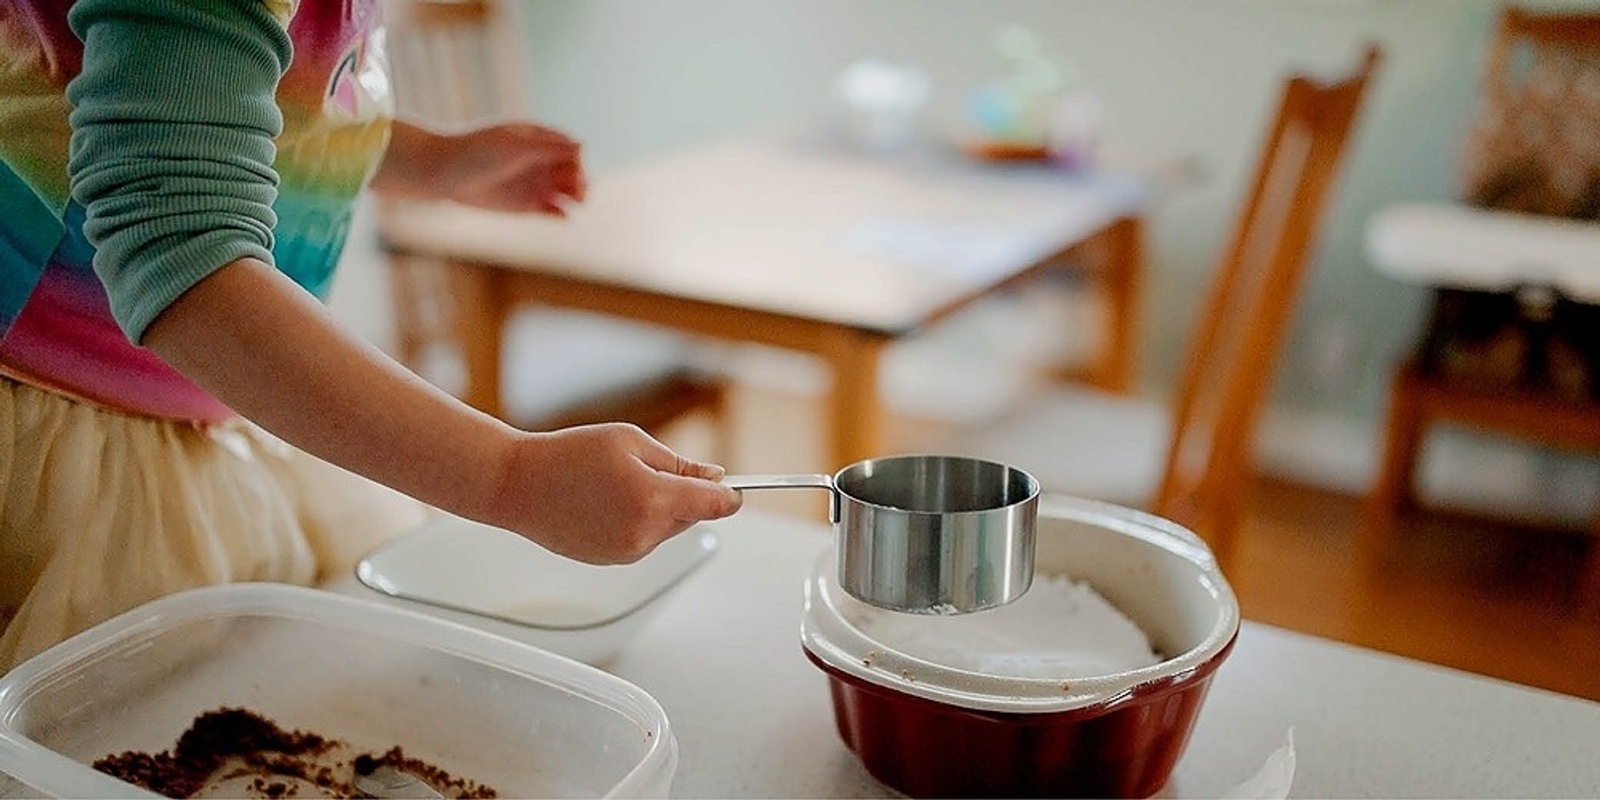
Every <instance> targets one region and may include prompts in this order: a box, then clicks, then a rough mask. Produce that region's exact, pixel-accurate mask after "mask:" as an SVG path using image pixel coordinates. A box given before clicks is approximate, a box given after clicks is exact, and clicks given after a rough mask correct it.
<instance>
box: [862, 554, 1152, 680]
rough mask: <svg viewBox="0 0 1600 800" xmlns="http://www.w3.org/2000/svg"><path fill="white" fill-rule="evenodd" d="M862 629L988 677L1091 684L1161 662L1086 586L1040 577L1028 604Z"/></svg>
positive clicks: (875, 618) (879, 621)
mask: <svg viewBox="0 0 1600 800" xmlns="http://www.w3.org/2000/svg"><path fill="white" fill-rule="evenodd" d="M856 624H857V625H858V626H860V628H861V630H862V631H863V632H864V633H866V634H867V635H868V636H871V637H873V638H875V639H877V640H878V641H880V642H883V643H884V644H885V645H888V646H889V647H891V648H893V649H895V650H897V651H899V652H902V653H905V654H907V655H911V656H916V657H917V658H920V659H923V660H925V661H931V662H933V663H935V664H940V665H943V666H947V667H954V668H956V669H963V670H967V671H970V672H978V673H982V674H985V675H1004V676H1007V677H1015V678H1055V679H1066V678H1086V677H1092V676H1096V675H1108V674H1111V673H1115V672H1123V671H1125V670H1130V669H1136V668H1138V667H1144V666H1149V665H1151V664H1154V663H1156V662H1157V661H1159V660H1160V659H1159V657H1158V656H1157V655H1156V654H1155V652H1154V651H1153V650H1152V648H1151V646H1150V640H1149V638H1148V637H1147V636H1146V635H1145V633H1144V631H1142V630H1140V629H1139V626H1138V625H1136V624H1134V622H1133V620H1130V619H1128V617H1127V616H1126V615H1125V614H1123V613H1122V612H1121V611H1118V610H1117V609H1116V607H1115V606H1112V605H1111V604H1110V603H1109V602H1107V601H1106V599H1105V598H1103V597H1101V596H1100V593H1099V592H1096V591H1095V590H1094V589H1093V588H1091V587H1090V586H1089V585H1088V584H1087V583H1081V582H1077V581H1073V580H1071V579H1070V578H1067V577H1065V576H1060V575H1050V576H1045V575H1040V576H1038V577H1036V578H1034V580H1033V586H1032V587H1031V588H1029V589H1028V591H1027V592H1026V593H1024V594H1023V595H1022V597H1020V598H1018V599H1017V600H1014V601H1012V602H1011V603H1008V604H1006V605H1003V606H1001V607H999V608H994V609H990V610H988V611H979V612H977V613H973V614H961V615H958V616H948V617H946V616H918V615H913V614H895V613H889V612H874V613H871V614H869V615H866V616H865V617H864V618H863V619H860V620H857V621H856Z"/></svg>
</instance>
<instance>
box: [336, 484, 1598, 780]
mask: <svg viewBox="0 0 1600 800" xmlns="http://www.w3.org/2000/svg"><path fill="white" fill-rule="evenodd" d="M707 527H709V528H711V529H712V530H714V531H715V532H716V533H717V535H718V537H719V538H720V540H721V545H720V548H719V550H718V551H717V552H716V553H715V554H714V555H713V556H712V557H711V559H710V560H709V562H707V563H706V564H705V565H704V566H702V567H701V568H700V569H699V570H697V571H696V572H694V573H692V574H691V575H689V576H688V578H687V579H686V580H685V581H684V582H683V583H682V584H680V585H679V586H677V587H676V588H674V589H673V590H672V591H671V592H670V593H669V594H668V595H667V596H666V597H665V598H663V600H662V604H661V605H660V606H659V607H657V610H656V612H655V614H654V616H653V617H652V618H650V619H649V621H648V622H647V623H646V624H645V625H644V626H643V627H642V628H641V629H640V630H639V631H638V633H637V635H636V636H635V637H634V638H633V639H632V640H631V642H630V643H629V644H628V645H627V646H626V647H625V649H624V650H623V651H622V652H621V654H620V655H619V656H617V657H616V658H615V659H614V660H612V661H611V662H609V663H607V664H606V665H605V667H606V669H608V670H609V671H611V672H613V673H614V674H616V675H619V676H621V677H623V678H625V679H627V680H629V681H631V682H633V683H635V684H637V685H638V686H640V687H642V688H643V689H645V690H646V691H647V692H649V693H650V694H651V695H652V696H654V697H655V698H656V699H657V700H658V701H659V702H660V703H661V705H662V706H663V707H664V708H665V709H666V712H667V716H668V719H669V720H670V722H671V725H672V726H673V729H674V732H675V734H676V736H677V740H678V744H679V747H680V749H681V757H680V761H679V766H678V772H677V779H676V781H675V782H674V784H673V793H674V795H675V796H678V797H696V798H710V797H788V798H800V797H889V796H897V795H896V793H895V792H893V791H892V790H890V789H888V788H886V787H884V786H883V785H882V784H879V783H878V782H877V781H876V780H875V779H873V778H872V777H871V776H870V775H869V774H868V773H867V772H866V770H865V769H864V768H863V767H862V766H861V764H860V762H859V761H857V759H856V757H855V755H854V754H853V753H852V752H851V751H849V750H848V749H847V748H846V747H845V745H844V744H843V742H842V741H841V740H840V738H839V736H838V733H837V731H836V729H835V727H834V720H833V710H832V701H831V700H830V698H829V693H828V683H827V679H826V678H825V677H824V675H823V674H822V672H821V671H820V670H818V669H817V668H816V667H815V666H813V665H812V664H811V663H810V662H809V661H808V660H807V659H806V657H805V655H804V652H803V650H802V648H801V645H800V636H799V631H800V613H801V586H802V583H803V581H804V580H805V578H806V577H807V575H808V574H809V573H810V570H811V568H812V566H813V564H814V563H815V562H816V560H817V559H818V558H819V557H820V556H821V555H822V554H823V553H824V552H826V551H827V550H828V548H829V546H830V544H831V531H830V529H829V528H828V527H827V526H826V525H825V524H824V523H823V522H822V521H821V520H820V519H819V520H818V521H817V522H815V523H810V522H807V521H804V520H797V519H794V518H790V517H784V516H778V515H774V514H771V513H767V512H762V511H759V510H755V509H746V510H744V511H741V512H739V513H738V514H737V515H735V516H734V517H733V518H731V519H728V520H722V521H719V522H715V523H708V524H707ZM343 583H344V586H343V587H342V588H343V590H345V591H349V592H351V593H354V594H366V595H368V596H371V597H376V596H378V595H376V594H375V593H372V592H370V591H367V590H365V588H364V587H361V586H359V585H352V584H353V583H354V581H353V579H352V580H351V581H345V582H343ZM1291 729H1292V730H1293V732H1294V744H1295V753H1296V757H1297V768H1296V772H1295V776H1294V783H1293V786H1292V788H1291V791H1290V796H1293V797H1391V798H1396V797H1453V798H1461V797H1519V798H1526V797H1600V703H1594V702H1591V701H1588V700H1583V699H1579V698H1574V697H1568V696H1565V695H1558V694H1554V693H1551V692H1546V691H1542V690H1537V689H1531V688H1528V687H1524V686H1518V685H1514V684H1510V683H1505V682H1502V681H1496V680H1492V679H1488V678H1483V677H1479V676H1476V675H1471V674H1467V673H1464V672H1459V671H1455V670H1450V669H1446V668H1442V667H1438V666H1434V665H1430V664H1424V663H1421V662H1416V661H1411V660H1407V659H1402V658H1399V657H1395V656H1390V655H1387V654H1383V653H1378V652H1374V651H1370V650H1364V649H1361V648H1356V647H1351V646H1348V645H1344V644H1339V643H1336V642H1331V641H1327V640H1323V639H1318V638H1314V637H1309V636H1305V635H1301V634H1297V633H1293V632H1290V631H1286V630H1282V629H1279V628H1273V627H1269V626H1265V625H1259V624H1255V623H1251V622H1248V621H1247V622H1245V624H1244V625H1243V627H1242V628H1241V630H1240V633H1239V638H1238V642H1237V644H1236V646H1235V648H1234V650H1233V653H1232V654H1231V655H1230V656H1229V658H1228V660H1227V661H1226V662H1224V663H1223V665H1222V666H1221V668H1219V669H1218V671H1217V673H1216V677H1215V679H1214V681H1213V683H1212V686H1211V691H1210V694H1209V696H1208V697H1207V699H1206V702H1205V706H1204V709H1203V711H1202V712H1201V716H1200V720H1199V723H1198V725H1197V727H1196V729H1195V731H1194V734H1193V736H1192V737H1191V739H1190V742H1189V746H1188V749H1187V751H1186V752H1185V754H1184V756H1183V759H1182V760H1181V761H1180V762H1179V764H1178V766H1177V769H1176V771H1175V773H1174V775H1173V778H1172V781H1171V782H1170V783H1169V785H1168V786H1167V787H1166V788H1165V789H1164V790H1162V792H1160V793H1159V796H1162V797H1218V796H1221V795H1223V794H1225V793H1228V792H1230V791H1231V790H1233V789H1234V788H1236V787H1237V786H1239V784H1240V783H1242V782H1244V781H1245V780H1246V779H1248V778H1250V777H1252V776H1253V775H1255V774H1256V773H1257V772H1258V771H1259V770H1260V769H1261V768H1262V765H1263V763H1264V762H1265V761H1266V759H1267V757H1268V755H1270V754H1271V753H1272V752H1273V751H1274V750H1276V749H1278V748H1279V747H1281V746H1282V745H1283V744H1284V742H1285V740H1286V737H1287V735H1288V733H1289V731H1290V730H1291Z"/></svg>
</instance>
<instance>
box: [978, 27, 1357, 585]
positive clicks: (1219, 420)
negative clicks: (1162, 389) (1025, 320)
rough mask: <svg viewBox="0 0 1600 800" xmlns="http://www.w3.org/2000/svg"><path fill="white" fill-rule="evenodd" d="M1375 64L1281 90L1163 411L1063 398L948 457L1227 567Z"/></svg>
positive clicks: (1022, 413) (1128, 401)
mask: <svg viewBox="0 0 1600 800" xmlns="http://www.w3.org/2000/svg"><path fill="white" fill-rule="evenodd" d="M1379 60H1380V57H1379V51H1378V49H1377V48H1376V47H1369V48H1368V49H1367V51H1366V53H1365V55H1364V57H1363V58H1362V60H1361V63H1360V65H1359V67H1358V68H1357V69H1355V71H1354V72H1353V73H1352V74H1350V75H1349V76H1347V77H1344V78H1343V79H1340V80H1337V81H1334V82H1331V83H1319V82H1317V81H1315V80H1313V79H1310V78H1308V77H1305V76H1294V77H1290V78H1289V79H1287V80H1286V81H1285V82H1284V84H1283V93H1282V99H1281V100H1280V101H1279V105H1278V111H1277V115H1276V117H1275V118H1274V119H1273V121H1272V124H1271V126H1270V127H1269V128H1268V130H1267V133H1266V138H1265V140H1264V141H1263V143H1262V147H1261V155H1260V160H1259V162H1258V166H1257V167H1256V172H1255V180H1254V183H1253V184H1252V186H1251V189H1250V191H1249V192H1248V194H1247V195H1246V196H1245V201H1244V205H1243V207H1242V208H1241V209H1240V211H1239V215H1238V218H1237V222H1236V226H1235V228H1234V231H1233V235H1232V237H1231V239H1230V240H1229V243H1228V246H1227V249H1226V250H1225V251H1224V252H1223V253H1222V256H1221V259H1220V262H1219V264H1218V266H1217V269H1216V272H1215V275H1214V277H1213V279H1212V284H1211V290H1210V295H1209V298H1208V299H1207V301H1206V305H1205V308H1204V312H1203V315H1202V316H1201V318H1200V322H1199V325H1198V329H1197V330H1196V331H1195V334H1194V336H1193V338H1192V339H1191V340H1190V346H1189V357H1188V360H1187V362H1186V363H1185V365H1184V371H1183V374H1182V376H1181V380H1180V383H1179V384H1178V391H1177V394H1176V399H1175V402H1173V403H1172V404H1171V406H1161V405H1158V404H1155V403H1151V402H1141V401H1139V400H1137V399H1135V398H1129V397H1125V396H1115V395H1109V394H1105V393H1098V392H1093V391H1090V390H1088V389H1084V388H1078V387H1061V388H1060V389H1059V390H1056V391H1052V392H1049V393H1047V394H1045V395H1042V396H1039V397H1036V398H1034V399H1033V400H1032V402H1030V403H1028V404H1027V405H1026V406H1025V407H1024V408H1021V409H1019V410H1018V411H1017V412H1016V413H1014V414H1012V415H1010V416H1008V417H1007V418H1006V419H1004V420H1002V421H1001V422H1000V423H999V424H997V425H994V426H985V427H983V428H982V429H979V430H972V431H968V432H966V433H965V434H964V435H963V436H961V437H960V438H959V440H958V441H956V442H954V443H953V447H952V450H953V451H954V452H960V453H966V454H970V455H975V456H979V457H983V458H989V459H993V460H996V461H1000V462H1003V463H1007V464H1012V465H1015V466H1018V467H1021V468H1022V469H1025V470H1028V471H1029V472H1031V473H1032V474H1034V475H1035V476H1036V477H1038V478H1039V480H1040V482H1041V483H1042V484H1043V486H1044V488H1045V489H1046V490H1047V491H1054V492H1062V493H1066V494H1073V495H1079V496H1088V497H1093V498H1095V499H1102V500H1107V501H1111V502H1118V503H1122V504H1125V505H1132V506H1137V507H1142V508H1145V509H1146V510H1148V511H1151V512H1154V513H1155V514H1158V515H1160V516H1163V517H1166V518H1168V519H1171V520H1174V521H1176V522H1178V523H1180V524H1183V525H1185V526H1187V527H1189V528H1190V529H1192V530H1194V531H1195V532H1196V533H1198V534H1200V535H1201V536H1202V537H1203V538H1205V539H1206V540H1207V541H1208V542H1209V543H1210V544H1211V546H1212V548H1213V549H1214V550H1215V551H1216V552H1217V554H1218V557H1219V558H1224V559H1225V558H1226V557H1227V555H1228V550H1229V548H1230V547H1231V544H1232V539H1233V533H1234V529H1235V528H1236V526H1237V524H1238V521H1239V518H1240V514H1241V511H1242V509H1243V506H1244V501H1245V498H1246V497H1247V496H1248V490H1249V487H1250V484H1251V482H1252V480H1253V476H1252V472H1251V463H1250V459H1251V448H1252V443H1253V435H1254V433H1255V429H1256V419H1257V416H1258V414H1259V411H1260V408H1261V405H1262V402H1263V401H1264V400H1265V398H1266V395H1267V389H1268V388H1269V386H1270V385H1271V378H1272V375H1273V369H1274V362H1275V360H1276V356H1277V353H1278V351H1279V350H1280V349H1281V344H1282V341H1283V338H1284V333H1285V331H1286V329H1287V325H1288V321H1289V318H1290V315H1291V311H1292V309H1293V308H1294V306H1295V299H1296V297H1297V295H1298V293H1299V289H1300V285H1301V283H1302V278H1303V276H1304V273H1305V270H1306V267H1307V265H1308V264H1309V263H1310V261H1311V253H1312V246H1313V243H1314V241H1315V238H1316V234H1317V231H1318V228H1319V225H1320V222H1321V219H1322V212H1323V207H1324V205H1325V201H1326V199H1327V197H1328V195H1329V194H1330V192H1331V190H1332V188H1333V185H1334V181H1335V178H1336V177H1337V175H1338V172H1339V166H1340V164H1341V161H1342V158H1343V156H1344V153H1345V151H1346V147H1345V144H1346V140H1347V138H1348V136H1349V133H1350V131H1351V129H1352V126H1353V123H1354V121H1355V118H1356V114H1357V111H1358V110H1359V109H1360V106H1361V101H1362V97H1363V95H1364V93H1365V92H1366V89H1367V86H1368V84H1369V83H1370V82H1371V79H1372V76H1373V73H1374V71H1375V70H1376V68H1377V66H1378V63H1379Z"/></svg>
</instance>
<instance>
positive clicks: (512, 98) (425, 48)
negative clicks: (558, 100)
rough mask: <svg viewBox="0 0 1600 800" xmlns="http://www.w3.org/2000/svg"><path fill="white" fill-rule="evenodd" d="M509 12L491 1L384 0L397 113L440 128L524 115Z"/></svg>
mask: <svg viewBox="0 0 1600 800" xmlns="http://www.w3.org/2000/svg"><path fill="white" fill-rule="evenodd" d="M514 12H515V4H508V3H497V2H491V0H385V2H384V17H385V19H384V27H385V30H386V34H387V35H386V45H387V47H388V56H389V71H390V74H391V76H392V77H393V79H394V82H395V86H396V88H397V89H398V91H397V92H396V101H397V106H398V110H399V111H400V113H401V114H403V115H405V116H408V117H419V118H422V119H427V120H431V121H433V122H440V123H458V122H473V121H478V120H483V119H486V118H496V117H511V116H515V117H522V116H526V114H527V111H528V98H527V96H526V95H525V93H524V92H523V89H524V88H525V84H526V82H525V81H524V80H523V79H522V78H521V75H522V74H523V73H522V72H521V70H522V69H524V68H525V66H526V65H525V64H524V63H523V60H522V59H521V57H520V53H521V50H520V49H519V48H518V46H517V44H516V42H515V41H514V39H513V38H512V37H513V36H514V33H515V31H516V30H517V29H518V25H519V24H520V23H519V22H518V19H517V17H516V15H515V14H514Z"/></svg>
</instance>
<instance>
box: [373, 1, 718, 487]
mask: <svg viewBox="0 0 1600 800" xmlns="http://www.w3.org/2000/svg"><path fill="white" fill-rule="evenodd" d="M511 11H512V9H511V8H509V7H508V6H507V5H506V4H501V3H494V2H487V1H486V0H404V1H403V2H402V1H401V0H391V1H388V2H385V4H384V12H385V15H386V18H387V48H388V53H389V60H390V64H391V73H392V75H393V77H394V81H395V84H396V89H395V95H396V99H397V107H398V111H399V113H400V114H401V115H402V116H407V117H413V118H420V119H422V120H426V121H429V122H434V123H443V124H458V123H470V122H476V121H483V120H488V119H496V118H500V119H504V118H510V117H518V116H526V114H525V113H524V111H525V107H526V105H527V99H526V98H525V97H524V96H523V95H522V91H523V87H524V85H525V83H524V80H523V78H522V75H523V74H524V73H523V71H522V70H523V69H524V67H523V65H522V64H521V61H520V59H518V58H517V57H516V55H515V54H516V53H517V52H519V50H520V48H521V47H522V45H521V44H520V43H519V42H518V41H517V40H516V36H517V31H518V30H520V27H519V23H518V22H517V20H516V18H515V15H514V14H512V13H510V12H511ZM402 202H404V201H403V200H399V199H395V198H383V197H379V198H378V214H377V226H378V230H379V237H380V240H381V239H382V237H383V230H384V228H385V226H386V225H388V224H392V223H390V222H389V221H388V214H386V213H385V209H388V208H393V207H394V206H393V205H392V204H395V203H402ZM386 258H387V262H388V268H389V274H390V277H391V279H392V286H393V293H394V309H395V321H396V326H397V328H398V334H399V337H398V339H399V341H398V350H399V352H398V356H399V359H400V360H401V362H402V363H404V364H406V365H407V366H409V367H410V368H412V369H413V370H415V371H417V372H418V373H419V374H421V375H422V376H423V377H424V378H427V379H428V380H430V381H432V382H434V383H435V384H437V385H439V386H441V387H442V388H445V389H447V390H449V391H451V392H452V393H454V394H456V395H457V396H459V397H461V398H462V399H464V400H466V401H467V402H468V403H470V404H472V405H473V406H475V407H477V408H479V409H482V410H484V411H487V412H489V413H491V414H494V415H495V416H498V417H501V418H502V419H506V420H507V421H509V422H512V423H513V424H516V425H519V426H521V427H525V428H529V429H538V430H550V429H555V428H562V427H567V426H571V425H579V424H586V423H591V422H605V421H625V422H632V423H634V424H636V425H639V426H640V427H642V428H644V429H646V430H649V431H652V432H659V431H660V430H661V429H662V428H664V427H666V426H667V425H669V424H671V423H674V422H676V421H678V420H680V419H683V418H685V417H686V416H688V415H691V414H696V413H704V414H708V415H710V417H711V419H712V421H713V424H714V426H715V433H716V441H715V442H714V443H713V445H712V446H713V448H714V449H717V450H725V449H726V447H727V445H728V442H727V439H728V434H727V431H726V430H725V428H726V426H727V425H728V424H729V422H728V419H727V415H726V413H725V397H726V386H727V383H726V381H725V380H724V379H723V378H722V377H721V376H719V375H717V374H715V373H714V372H713V371H712V370H709V369H706V368H703V365H701V364H699V363H697V358H696V351H695V348H694V345H693V343H692V342H691V341H690V340H688V339H687V338H685V337H683V336H681V335H679V334H676V333H674V332H671V331H667V330H664V329H659V328H655V327H651V326H645V325H641V324H637V323H632V322H627V321H623V320H619V319H614V318H610V317H602V316H600V315H595V314H588V313H584V312H577V311H571V310H566V309H557V308H550V307H543V306H539V307H529V308H528V309H526V310H525V311H522V312H521V313H519V314H516V315H513V318H512V322H511V323H510V324H508V325H506V326H504V328H503V329H502V328H501V326H500V325H498V324H497V323H496V322H495V321H496V320H499V319H501V318H502V317H501V315H499V314H494V313H485V311H486V310H487V304H488V303H490V302H492V299H491V298H493V297H494V296H495V295H494V293H493V292H491V291H489V288H490V287H487V286H485V285H483V284H482V280H483V279H482V278H479V277H475V276H474V274H473V273H470V272H467V271H462V270H456V269H452V265H451V264H450V263H448V262H445V261H440V260H433V259H426V258H418V257H413V256H406V255H403V254H400V253H393V252H390V253H387V254H386ZM469 342H476V343H488V344H490V345H492V346H490V347H478V346H463V345H464V344H465V343H469ZM467 354H472V357H471V358H470V359H469V358H468V355H467ZM709 455H710V457H712V458H713V459H716V460H722V459H723V457H724V456H725V453H714V454H709Z"/></svg>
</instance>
